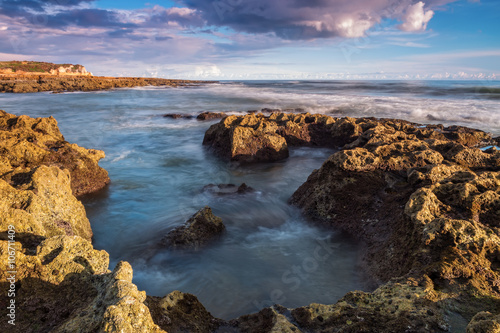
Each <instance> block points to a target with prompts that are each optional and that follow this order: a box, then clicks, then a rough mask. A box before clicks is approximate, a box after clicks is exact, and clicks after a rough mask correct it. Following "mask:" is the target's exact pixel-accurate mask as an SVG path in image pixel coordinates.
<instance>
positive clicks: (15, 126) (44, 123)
mask: <svg viewBox="0 0 500 333" xmlns="http://www.w3.org/2000/svg"><path fill="white" fill-rule="evenodd" d="M0 150H1V151H2V152H3V153H2V156H1V161H2V163H1V166H0V177H2V178H3V179H5V180H7V181H8V182H9V183H11V184H14V185H15V184H16V183H17V182H19V181H22V179H21V178H22V177H21V176H20V175H21V174H22V173H21V171H22V170H29V169H32V168H35V167H38V166H41V165H46V166H57V167H59V168H61V169H65V170H68V171H69V172H70V174H71V188H72V190H73V193H74V194H75V195H76V196H80V195H83V194H87V193H91V192H95V191H97V190H100V189H102V188H103V187H104V186H106V185H107V184H108V183H109V177H108V173H107V172H106V170H104V169H103V168H101V167H100V166H99V165H98V162H99V160H100V159H102V158H104V156H105V155H104V152H102V151H100V150H94V149H85V148H82V147H79V146H77V145H76V144H70V143H68V142H67V141H65V140H64V137H63V136H62V134H61V132H60V131H59V129H58V127H57V121H56V120H55V119H54V118H52V117H49V118H30V117H28V116H19V117H17V116H15V115H12V114H9V113H6V112H4V111H1V110H0ZM14 170H16V171H15V172H14Z"/></svg>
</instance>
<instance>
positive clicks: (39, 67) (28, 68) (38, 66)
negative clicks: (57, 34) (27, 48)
mask: <svg viewBox="0 0 500 333" xmlns="http://www.w3.org/2000/svg"><path fill="white" fill-rule="evenodd" d="M59 68H64V69H65V70H66V71H68V72H70V73H83V72H84V70H85V67H83V66H82V65H73V64H53V63H50V62H40V61H0V70H9V69H10V70H12V72H13V73H18V72H28V73H30V72H36V73H47V74H50V73H51V71H52V73H53V72H54V71H58V70H59ZM85 72H86V70H85Z"/></svg>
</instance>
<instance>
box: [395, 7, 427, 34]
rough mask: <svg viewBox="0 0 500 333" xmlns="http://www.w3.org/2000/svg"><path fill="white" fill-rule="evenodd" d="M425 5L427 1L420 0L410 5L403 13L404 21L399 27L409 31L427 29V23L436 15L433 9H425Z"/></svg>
mask: <svg viewBox="0 0 500 333" xmlns="http://www.w3.org/2000/svg"><path fill="white" fill-rule="evenodd" d="M424 5H425V3H423V2H422V1H420V2H417V3H416V4H414V5H411V6H410V7H408V8H407V9H406V12H405V13H404V15H403V23H402V24H400V25H399V29H401V30H403V31H408V32H414V31H424V30H425V29H427V23H428V22H429V21H430V19H431V18H432V16H433V15H434V12H433V11H432V10H428V11H425V9H424Z"/></svg>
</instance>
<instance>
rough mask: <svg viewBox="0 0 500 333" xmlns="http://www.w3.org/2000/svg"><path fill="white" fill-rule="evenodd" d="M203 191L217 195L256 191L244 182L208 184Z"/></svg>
mask: <svg viewBox="0 0 500 333" xmlns="http://www.w3.org/2000/svg"><path fill="white" fill-rule="evenodd" d="M203 191H206V192H209V193H212V194H216V195H228V194H245V193H251V192H255V190H254V189H253V188H252V187H250V186H248V185H247V184H245V183H243V184H241V185H240V186H236V185H235V184H219V185H215V184H208V185H206V186H204V187H203Z"/></svg>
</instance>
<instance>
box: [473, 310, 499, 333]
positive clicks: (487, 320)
mask: <svg viewBox="0 0 500 333" xmlns="http://www.w3.org/2000/svg"><path fill="white" fill-rule="evenodd" d="M499 332H500V315H498V314H497V315H494V314H491V313H490V312H487V311H485V312H479V313H478V314H476V315H475V316H474V317H473V318H472V320H471V321H470V323H469V325H467V333H499Z"/></svg>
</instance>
